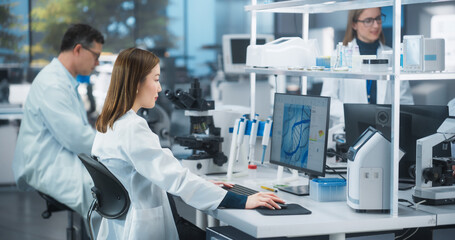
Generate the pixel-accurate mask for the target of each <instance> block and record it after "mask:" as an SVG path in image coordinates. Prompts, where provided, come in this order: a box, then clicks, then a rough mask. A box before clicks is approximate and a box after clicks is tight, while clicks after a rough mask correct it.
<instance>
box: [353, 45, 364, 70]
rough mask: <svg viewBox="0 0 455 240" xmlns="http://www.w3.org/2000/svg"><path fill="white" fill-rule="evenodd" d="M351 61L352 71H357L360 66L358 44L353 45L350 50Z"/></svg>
mask: <svg viewBox="0 0 455 240" xmlns="http://www.w3.org/2000/svg"><path fill="white" fill-rule="evenodd" d="M351 61H352V68H351V69H352V71H353V72H359V71H360V67H361V66H362V62H361V58H360V50H359V46H354V48H353V50H352V56H351Z"/></svg>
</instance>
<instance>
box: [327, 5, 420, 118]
mask: <svg viewBox="0 0 455 240" xmlns="http://www.w3.org/2000/svg"><path fill="white" fill-rule="evenodd" d="M384 20H385V15H384V14H382V13H381V8H367V9H357V10H351V11H349V14H348V22H347V26H346V32H345V36H344V39H343V45H344V46H348V45H349V46H351V47H352V49H356V48H358V50H359V52H360V55H379V54H380V53H382V52H383V51H387V50H392V48H390V47H388V46H386V45H385V37H384V33H383V32H382V22H383V21H384ZM398 50H399V49H398ZM400 94H401V98H400V100H401V104H414V99H413V97H412V93H411V89H410V86H409V82H408V81H401V85H400ZM321 95H323V96H329V97H331V98H332V101H331V102H330V115H331V122H332V123H333V124H332V126H334V125H337V124H340V123H341V124H343V123H344V110H343V103H370V104H391V101H392V84H391V82H390V81H375V80H366V81H359V80H356V79H337V80H332V79H330V80H324V83H323V87H322V92H321Z"/></svg>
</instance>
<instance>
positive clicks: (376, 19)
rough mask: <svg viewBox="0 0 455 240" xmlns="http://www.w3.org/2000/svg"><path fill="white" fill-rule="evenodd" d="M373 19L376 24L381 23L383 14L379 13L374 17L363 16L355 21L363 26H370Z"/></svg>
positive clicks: (383, 17)
mask: <svg viewBox="0 0 455 240" xmlns="http://www.w3.org/2000/svg"><path fill="white" fill-rule="evenodd" d="M374 21H376V22H377V23H378V24H382V22H383V21H385V15H384V14H381V15H380V16H377V17H376V18H365V19H364V20H357V21H356V22H361V23H363V25H364V26H365V27H371V26H373V23H374Z"/></svg>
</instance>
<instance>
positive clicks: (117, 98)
mask: <svg viewBox="0 0 455 240" xmlns="http://www.w3.org/2000/svg"><path fill="white" fill-rule="evenodd" d="M159 62H160V59H159V58H158V57H157V56H156V55H155V54H153V53H151V52H149V51H146V50H142V49H139V48H129V49H126V50H123V51H122V52H120V54H119V55H118V57H117V60H115V63H114V69H113V70H112V77H111V83H110V85H109V89H108V91H107V95H106V100H105V101H104V106H103V110H102V111H101V114H100V116H99V117H98V119H97V120H96V130H97V131H99V132H102V133H105V132H106V131H107V128H108V127H110V128H112V127H113V126H114V122H115V121H116V120H117V119H119V118H120V117H121V116H123V114H125V113H126V112H128V111H129V110H130V109H131V108H132V107H133V104H134V100H135V99H136V91H137V87H138V84H139V82H143V81H144V80H145V77H146V76H147V75H148V74H149V73H150V72H151V71H152V69H153V68H154V67H155V66H156V65H157V64H158V63H159Z"/></svg>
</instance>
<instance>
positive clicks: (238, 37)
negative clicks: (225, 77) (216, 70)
mask: <svg viewBox="0 0 455 240" xmlns="http://www.w3.org/2000/svg"><path fill="white" fill-rule="evenodd" d="M270 41H273V36H272V35H265V34H258V35H257V37H256V45H263V44H265V43H267V42H270ZM222 45H223V63H224V72H225V73H226V74H245V64H246V48H247V47H248V46H249V45H250V34H226V35H223V43H222Z"/></svg>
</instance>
